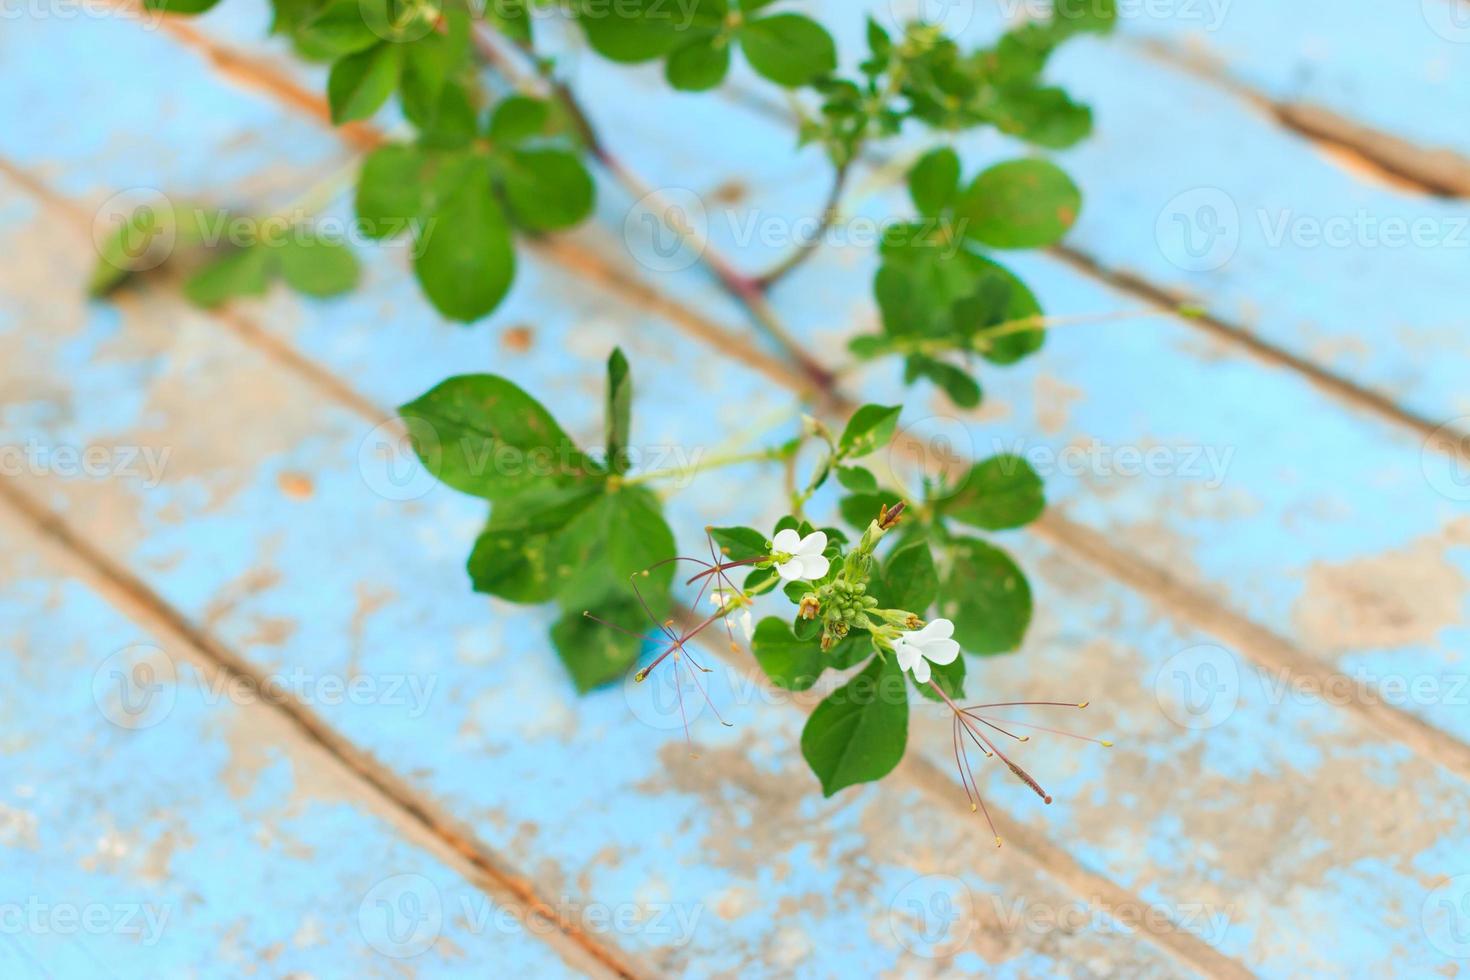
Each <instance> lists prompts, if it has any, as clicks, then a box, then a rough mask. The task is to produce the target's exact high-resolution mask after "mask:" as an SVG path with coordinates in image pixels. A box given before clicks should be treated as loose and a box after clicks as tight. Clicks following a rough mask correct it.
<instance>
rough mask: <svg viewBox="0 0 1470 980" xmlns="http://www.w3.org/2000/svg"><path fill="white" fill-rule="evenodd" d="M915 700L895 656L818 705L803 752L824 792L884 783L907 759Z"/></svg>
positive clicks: (876, 661) (879, 660)
mask: <svg viewBox="0 0 1470 980" xmlns="http://www.w3.org/2000/svg"><path fill="white" fill-rule="evenodd" d="M908 727H909V702H908V696H907V690H906V688H905V686H904V681H903V675H902V673H901V672H900V671H899V669H898V664H897V663H896V662H895V661H894V660H893V658H892V657H891V656H890V657H880V656H875V657H873V658H872V659H871V660H870V661H868V666H867V667H866V668H864V669H863V671H862V672H861V673H860V674H858V675H857V676H856V677H854V678H853V679H852V680H851V681H849V682H848V683H847V684H845V685H844V686H842V687H840V688H838V689H837V690H836V691H833V692H832V694H831V695H829V696H828V697H827V699H826V700H825V701H823V702H822V703H821V704H819V705H817V707H816V710H815V711H813V712H812V713H811V717H809V718H808V719H807V721H806V727H805V728H803V729H802V731H801V754H802V755H803V756H804V757H805V758H806V761H807V765H809V766H811V768H812V772H814V773H816V775H817V778H818V779H819V780H821V783H822V794H823V795H824V796H831V795H832V794H833V793H836V792H837V791H838V790H840V789H843V788H845V787H847V786H853V785H856V784H858V783H869V782H872V781H874V780H876V779H882V778H883V777H884V776H886V775H888V774H889V773H890V772H892V771H893V767H894V766H896V765H898V763H899V760H900V759H902V758H903V750H904V748H905V746H906V745H907V743H908Z"/></svg>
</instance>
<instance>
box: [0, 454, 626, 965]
mask: <svg viewBox="0 0 1470 980" xmlns="http://www.w3.org/2000/svg"><path fill="white" fill-rule="evenodd" d="M0 507H5V508H6V509H7V510H9V511H10V512H11V513H12V515H13V516H14V517H15V518H16V519H17V520H20V521H23V522H25V523H27V524H28V525H29V526H30V527H31V528H32V529H33V530H34V532H35V533H36V534H38V535H39V536H41V537H43V538H45V539H46V540H48V541H49V542H50V543H51V544H52V545H53V546H54V547H56V548H58V549H59V550H61V551H62V552H64V553H67V554H69V555H71V556H72V557H74V558H75V559H76V561H77V562H78V563H79V564H80V565H81V566H82V567H84V568H86V569H89V570H90V571H91V572H92V573H93V575H94V577H95V579H96V582H95V584H96V585H97V586H99V587H105V589H106V592H107V594H108V601H109V602H110V603H111V604H112V605H114V606H115V607H117V608H118V609H120V610H121V611H122V612H123V613H124V614H126V615H128V616H129V618H132V619H134V620H138V621H141V622H144V623H147V624H148V625H149V627H150V628H152V629H154V630H156V631H157V632H159V633H161V634H165V635H167V636H168V637H170V638H174V639H177V640H178V641H179V643H180V645H181V646H182V647H183V648H184V649H186V650H188V651H190V652H191V653H192V654H193V655H194V656H195V657H197V658H201V659H203V660H206V661H207V662H208V663H209V664H211V665H213V667H214V668H216V669H218V670H220V671H222V672H223V673H224V674H225V675H226V676H227V677H228V678H229V680H230V681H231V682H232V683H234V682H239V683H241V684H243V685H245V687H246V689H247V690H248V691H250V692H252V693H253V694H255V695H257V696H258V697H257V698H256V699H255V700H258V701H260V702H262V703H264V705H265V706H267V707H268V708H269V709H270V710H273V711H276V712H278V713H279V714H281V715H282V716H283V717H284V718H285V719H286V720H287V721H288V722H289V723H290V724H291V726H292V727H294V728H295V729H296V730H297V731H298V732H299V733H300V735H301V737H302V738H303V739H304V740H305V741H307V742H309V743H311V744H313V745H315V746H317V747H318V748H320V750H322V751H323V752H325V753H326V754H327V756H328V757H329V758H331V759H332V760H334V761H335V763H336V764H337V765H338V766H340V767H341V769H342V770H343V771H344V777H345V778H347V779H349V780H351V781H352V782H354V783H356V784H357V785H359V786H360V787H362V788H363V789H364V791H365V792H366V793H367V794H369V795H371V796H373V797H375V798H376V799H377V800H378V801H379V802H380V803H381V804H383V805H385V806H387V807H389V808H390V809H392V810H393V811H395V812H397V813H399V814H401V815H402V816H403V817H404V818H405V819H406V820H407V821H408V822H409V823H410V824H412V825H416V826H417V827H419V828H421V830H422V832H423V833H424V834H426V835H427V836H429V837H431V838H433V839H434V840H436V841H437V842H439V844H441V845H442V846H443V847H445V848H447V851H448V855H449V856H452V857H453V858H454V859H455V860H454V863H455V864H456V865H458V867H457V868H456V870H458V871H459V872H460V873H461V874H463V875H464V877H465V879H466V880H467V881H469V882H471V883H472V884H474V885H475V886H476V887H478V888H480V889H481V890H483V891H484V892H485V893H486V894H487V895H488V896H489V897H490V898H491V899H492V900H495V901H497V902H499V903H501V904H502V906H504V907H505V908H507V909H508V910H509V911H511V912H513V914H515V915H516V916H517V918H519V919H521V920H522V921H527V915H528V914H532V915H535V916H536V917H538V918H539V919H541V920H544V921H546V922H548V923H550V924H551V925H552V926H554V927H555V931H554V932H552V933H547V932H546V930H542V929H539V928H535V929H529V930H528V932H530V933H532V934H535V935H539V936H540V937H541V938H542V940H543V941H545V942H546V943H547V944H548V945H550V946H552V947H553V948H555V949H557V950H558V952H559V953H560V954H561V955H562V957H563V958H564V959H567V961H568V962H569V963H571V964H572V965H573V966H577V967H579V968H586V967H587V966H588V965H589V964H588V963H587V962H585V961H586V960H590V961H591V962H592V963H594V964H595V965H596V967H597V968H599V969H601V970H603V971H605V972H606V974H607V975H611V976H616V977H621V978H627V980H636V978H639V977H644V976H651V975H652V974H651V972H650V971H647V970H644V969H635V967H634V966H633V964H632V962H631V961H630V960H629V959H628V958H627V955H626V953H624V952H623V951H621V950H618V949H614V948H613V947H611V946H610V945H607V944H605V943H603V942H600V941H598V940H597V939H595V938H593V937H592V936H590V935H589V934H588V933H587V932H586V931H585V930H583V929H582V928H581V927H580V926H579V925H577V924H576V923H575V922H573V921H572V920H571V919H569V918H568V917H567V916H565V915H563V914H562V913H561V912H560V911H558V910H557V908H556V907H555V906H553V905H552V904H551V903H549V902H547V901H545V900H544V899H543V898H541V896H540V895H539V894H538V893H537V891H536V889H535V886H534V885H533V884H532V883H531V882H530V881H529V880H528V879H526V878H525V877H524V876H523V875H521V874H520V873H519V872H517V871H515V870H514V869H513V868H511V867H510V866H509V865H508V864H507V863H506V862H505V861H504V860H503V859H502V858H501V857H500V856H499V855H497V854H495V853H494V852H493V851H491V850H490V849H489V848H487V847H485V846H484V845H483V844H482V843H481V842H480V841H479V840H478V839H477V838H476V837H475V835H474V833H473V831H471V830H469V829H468V828H466V827H464V826H463V825H461V824H460V823H459V821H458V820H456V819H455V818H453V817H451V816H450V815H449V814H447V813H445V812H443V811H442V810H441V809H440V808H439V807H437V806H435V805H434V804H432V803H430V802H427V801H425V800H423V799H422V798H420V797H419V795H418V794H417V793H416V792H415V791H414V790H413V789H412V788H411V787H409V786H408V785H407V784H406V783H404V782H403V780H402V779H400V778H399V776H398V775H397V774H396V773H394V772H393V771H392V770H390V769H388V768H387V767H386V766H384V765H382V764H381V763H380V762H378V761H377V759H375V758H373V756H372V755H371V754H370V753H368V752H365V751H363V750H362V749H360V748H358V746H357V745H356V744H355V743H353V742H352V741H351V740H349V739H347V738H345V737H344V736H342V735H341V734H339V733H338V732H337V731H336V730H335V729H334V728H333V727H332V726H330V725H328V724H327V723H326V722H325V721H323V720H322V719H321V718H320V717H318V715H317V714H316V713H315V712H314V711H312V710H311V708H310V707H308V706H306V705H305V704H303V703H301V702H300V701H299V700H297V699H296V698H295V697H293V696H292V694H291V692H287V691H281V690H277V689H274V688H272V686H271V684H270V680H269V678H268V677H267V675H266V674H264V673H263V672H261V671H259V670H257V669H256V668H255V666H254V665H252V664H251V663H250V662H249V661H247V660H246V659H245V658H243V657H241V656H239V655H238V654H236V653H235V652H234V651H233V650H231V649H230V648H228V647H227V646H225V645H224V644H223V643H221V642H219V641H217V640H215V639H214V638H213V637H211V636H210V635H209V634H208V633H206V632H204V631H203V630H201V629H200V628H199V627H198V626H196V625H195V624H194V623H193V622H191V621H190V620H189V618H188V617H187V616H185V615H184V614H183V613H182V612H180V611H179V610H178V609H177V608H175V607H174V606H173V605H171V604H170V603H169V602H168V601H167V600H165V599H163V598H162V597H161V596H159V595H158V594H157V593H155V592H153V591H152V590H151V589H150V588H149V587H148V585H147V584H146V583H144V582H143V581H141V580H140V579H138V578H137V577H136V576H135V575H133V573H132V572H130V571H128V570H127V569H126V568H124V567H122V566H121V565H119V564H118V563H116V562H115V561H113V560H112V559H111V558H110V557H108V556H107V555H106V554H105V553H104V552H103V551H102V550H101V549H99V548H97V547H94V546H93V545H92V544H91V543H89V542H88V541H86V540H85V539H84V538H83V537H81V536H80V535H78V534H76V533H75V532H74V531H73V530H72V528H71V527H70V526H69V525H68V524H67V523H66V521H65V519H64V518H63V517H62V516H61V515H59V514H57V513H55V512H54V511H52V510H50V509H49V508H47V507H46V506H45V505H44V504H42V503H41V502H39V501H37V500H35V499H33V498H32V496H31V495H30V494H29V493H27V492H26V491H24V490H22V489H20V487H19V486H18V485H17V484H16V483H15V481H14V480H13V479H11V478H9V477H5V478H0ZM415 843H419V842H415Z"/></svg>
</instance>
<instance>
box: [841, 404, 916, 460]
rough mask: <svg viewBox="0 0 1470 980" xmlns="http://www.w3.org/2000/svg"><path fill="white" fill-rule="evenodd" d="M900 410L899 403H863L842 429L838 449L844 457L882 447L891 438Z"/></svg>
mask: <svg viewBox="0 0 1470 980" xmlns="http://www.w3.org/2000/svg"><path fill="white" fill-rule="evenodd" d="M902 410H903V409H902V406H899V405H864V406H863V407H862V408H860V409H858V410H857V411H856V412H854V413H853V416H852V418H851V419H849V420H848V422H847V428H845V429H843V430H842V437H841V438H840V439H838V440H837V449H838V451H839V452H840V453H841V454H842V456H843V457H845V458H856V457H859V456H866V455H868V454H869V453H873V452H877V451H878V450H879V449H882V448H883V447H884V446H886V445H888V442H889V440H891V439H892V438H893V433H894V431H895V430H897V428H898V416H899V413H900V412H901V411H902Z"/></svg>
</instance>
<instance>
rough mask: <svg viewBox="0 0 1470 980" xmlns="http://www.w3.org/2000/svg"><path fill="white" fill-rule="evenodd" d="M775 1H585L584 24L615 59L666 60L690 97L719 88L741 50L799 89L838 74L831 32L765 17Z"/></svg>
mask: <svg viewBox="0 0 1470 980" xmlns="http://www.w3.org/2000/svg"><path fill="white" fill-rule="evenodd" d="M770 5H771V4H770V0H764V2H762V0H745V2H744V3H743V4H742V3H740V2H739V0H735V2H733V3H732V2H729V0H691V2H690V3H687V4H674V3H669V2H667V0H624V2H622V3H618V4H608V3H603V2H598V0H581V2H580V3H579V4H578V5H577V6H576V11H577V19H578V22H579V23H580V24H581V25H582V30H583V31H584V32H585V33H586V35H587V42H588V43H589V44H590V45H591V46H592V48H593V50H595V51H596V52H597V53H598V54H600V55H602V56H603V57H605V58H609V59H611V60H613V61H622V62H629V63H636V62H641V61H653V60H656V59H659V58H664V59H667V60H666V61H665V64H664V74H665V77H666V78H667V79H668V81H669V84H670V85H672V86H673V87H674V88H676V89H681V90H684V91H688V92H695V91H703V90H706V89H711V88H715V87H716V86H718V85H719V84H720V83H721V82H723V81H724V80H725V76H726V74H728V73H729V70H730V64H731V55H732V52H733V51H734V50H735V49H736V48H739V49H741V50H743V51H744V52H745V57H746V60H748V61H749V62H750V66H751V67H752V68H754V69H755V71H756V72H757V74H759V75H761V76H762V77H764V78H766V79H768V80H770V81H772V82H775V83H776V84H777V85H781V86H783V87H786V88H800V87H802V86H805V85H810V84H812V83H813V82H816V81H818V80H819V79H821V78H823V77H825V76H827V75H829V74H830V73H832V72H833V71H835V70H836V68H837V46H836V45H835V44H834V43H833V42H832V36H831V35H830V34H828V33H827V30H826V28H824V27H822V26H821V25H820V24H818V23H817V22H816V21H814V20H812V19H811V18H809V17H804V16H802V15H801V14H793V13H775V14H766V13H765V12H764V8H766V7H767V6H770Z"/></svg>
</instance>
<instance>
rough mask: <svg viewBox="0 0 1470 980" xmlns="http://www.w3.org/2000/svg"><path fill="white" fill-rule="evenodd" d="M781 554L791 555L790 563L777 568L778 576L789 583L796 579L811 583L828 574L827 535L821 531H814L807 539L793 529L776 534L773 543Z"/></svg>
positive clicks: (784, 562) (786, 562)
mask: <svg viewBox="0 0 1470 980" xmlns="http://www.w3.org/2000/svg"><path fill="white" fill-rule="evenodd" d="M771 543H772V544H773V545H774V546H775V550H776V552H777V553H779V554H785V555H790V556H791V560H790V561H783V562H782V563H781V564H779V565H777V566H776V574H778V575H780V576H781V577H782V578H783V579H785V580H786V581H788V582H791V581H795V580H796V579H806V580H807V581H811V580H813V579H819V578H821V577H822V576H823V575H826V574H827V566H828V564H829V563H828V561H827V558H826V556H825V555H823V554H822V552H823V550H825V549H826V547H827V535H826V534H824V533H823V532H821V531H813V532H812V533H811V534H808V535H807V536H806V537H802V536H801V535H799V534H797V533H796V531H795V530H794V529H792V528H789V527H788V528H785V529H784V530H780V531H777V532H776V537H775V539H774V540H773V541H772V542H771Z"/></svg>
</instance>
